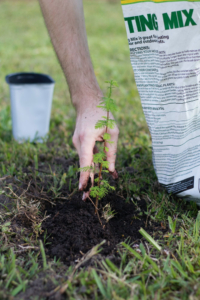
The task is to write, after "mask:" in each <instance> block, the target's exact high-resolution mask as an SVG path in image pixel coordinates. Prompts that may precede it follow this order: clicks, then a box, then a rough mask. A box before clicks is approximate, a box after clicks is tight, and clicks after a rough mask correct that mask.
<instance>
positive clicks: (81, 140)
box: [79, 132, 86, 143]
mask: <svg viewBox="0 0 200 300" xmlns="http://www.w3.org/2000/svg"><path fill="white" fill-rule="evenodd" d="M79 139H80V142H81V143H82V142H84V141H85V140H86V134H85V132H80V134H79Z"/></svg>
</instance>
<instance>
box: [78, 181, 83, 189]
mask: <svg viewBox="0 0 200 300" xmlns="http://www.w3.org/2000/svg"><path fill="white" fill-rule="evenodd" d="M78 188H79V190H81V189H82V183H81V182H80V183H79V186H78Z"/></svg>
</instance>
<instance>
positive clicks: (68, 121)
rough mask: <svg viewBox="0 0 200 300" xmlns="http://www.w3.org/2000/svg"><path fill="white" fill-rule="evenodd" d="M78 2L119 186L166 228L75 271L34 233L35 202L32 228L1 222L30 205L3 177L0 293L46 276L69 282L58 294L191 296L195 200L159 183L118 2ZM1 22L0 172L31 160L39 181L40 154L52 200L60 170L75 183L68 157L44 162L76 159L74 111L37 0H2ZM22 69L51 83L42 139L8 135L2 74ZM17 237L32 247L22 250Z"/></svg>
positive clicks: (23, 178)
mask: <svg viewBox="0 0 200 300" xmlns="http://www.w3.org/2000/svg"><path fill="white" fill-rule="evenodd" d="M84 6H85V17H86V28H87V33H88V41H89V47H90V51H91V56H92V61H93V64H94V69H95V73H96V76H97V79H98V81H99V84H100V86H101V87H102V89H103V90H104V91H105V89H106V85H105V84H104V81H105V80H110V79H114V80H116V81H117V82H118V84H119V89H116V90H115V91H114V97H115V99H117V105H118V107H119V110H118V112H117V113H116V119H117V122H118V125H119V128H120V137H119V149H118V158H117V169H118V170H119V172H120V174H121V175H120V182H119V185H118V190H117V192H118V193H119V194H123V195H126V201H130V200H131V201H134V202H135V203H137V199H138V197H144V198H145V199H146V202H147V211H146V212H145V213H146V214H147V216H148V218H149V219H150V220H152V221H156V222H158V223H159V224H160V223H161V222H162V225H163V226H166V227H167V228H168V226H169V230H168V234H165V235H164V236H163V234H162V232H155V233H154V234H153V235H152V237H151V238H152V239H153V240H152V239H150V238H149V237H148V236H147V239H145V238H144V239H143V242H142V243H141V244H140V245H139V246H138V247H137V248H134V249H133V248H132V247H129V246H127V244H124V245H123V246H122V245H121V246H120V249H119V251H120V255H121V264H120V266H118V267H117V266H115V265H114V264H113V263H112V262H110V261H109V260H108V259H107V260H106V261H99V262H98V264H97V266H96V267H95V268H89V269H81V270H77V271H76V272H74V271H73V270H72V268H70V269H68V268H66V266H64V265H63V264H62V263H61V262H59V261H56V260H50V259H49V258H46V256H45V252H44V247H43V244H45V242H46V240H45V239H44V241H43V244H42V243H41V242H39V240H38V238H37V237H38V235H39V234H40V232H41V220H42V217H41V216H40V214H39V211H40V207H38V208H36V207H35V208H34V209H35V212H34V213H35V216H36V220H35V223H34V222H33V232H30V231H27V229H26V227H24V228H21V232H16V231H14V230H13V227H12V226H11V224H10V223H8V222H9V221H10V220H11V218H12V217H13V216H14V215H15V214H17V213H19V208H23V209H26V211H27V212H30V211H31V209H33V206H31V205H29V203H28V202H27V199H25V197H24V196H23V195H21V196H20V197H19V195H16V194H14V193H16V191H15V190H14V187H13V185H12V184H9V180H8V181H6V180H1V181H0V197H2V198H1V199H3V197H5V196H7V197H8V199H11V201H10V202H9V203H7V204H5V205H2V210H1V212H0V223H1V225H0V248H1V250H0V299H9V297H10V299H12V298H11V296H14V297H15V296H17V295H18V293H19V292H22V291H23V290H25V288H26V287H27V286H28V284H29V283H30V281H32V280H34V279H35V278H37V277H39V278H42V279H44V280H46V281H49V280H51V282H53V285H54V287H55V288H56V287H57V286H60V285H61V286H62V285H63V284H65V285H66V284H67V289H66V294H67V296H66V299H116V300H120V299H134V300H136V299H138V300H139V299H157V300H158V299H173V300H175V299H190V300H196V299H199V296H200V283H199V275H200V248H199V244H200V235H199V232H200V231H199V230H200V215H199V214H198V209H197V207H196V204H194V203H185V201H184V200H182V199H178V198H176V197H173V196H170V195H168V194H166V192H165V191H164V190H163V189H162V188H161V187H160V186H159V185H158V184H157V179H156V176H155V172H154V170H153V165H152V161H151V138H150V135H149V131H148V128H147V125H146V122H145V118H144V114H143V112H142V108H141V104H140V99H139V95H138V92H137V89H136V85H135V82H134V75H133V71H132V68H131V65H130V61H129V49H128V43H127V39H126V32H125V26H124V21H123V16H122V10H121V6H120V3H118V2H115V1H110V2H106V1H97V0H96V1H84ZM0 20H1V27H0V37H1V43H0V67H1V72H0V82H1V84H0V103H1V106H0V176H1V178H2V177H4V176H10V177H9V178H12V180H16V182H15V184H17V180H18V181H20V182H28V181H29V178H30V176H29V174H28V172H24V171H23V169H24V168H27V169H28V168H30V165H31V166H32V167H34V168H35V169H36V170H33V169H32V177H33V178H35V179H37V180H38V181H41V182H43V181H44V179H45V177H44V174H42V173H40V172H38V171H37V169H38V165H40V166H41V165H42V164H43V162H42V158H41V157H42V156H43V157H45V161H46V165H47V169H48V172H49V174H50V175H49V192H51V195H52V201H56V199H57V198H58V197H60V196H61V187H62V185H63V182H65V178H70V182H71V183H70V184H71V185H72V186H71V190H72V192H74V191H75V190H76V188H77V186H76V185H75V186H73V179H74V177H75V173H76V170H77V166H76V165H74V167H72V168H71V169H70V170H69V171H68V173H67V174H65V173H64V171H63V170H62V169H59V168H58V169H56V170H52V169H51V164H52V161H53V159H54V157H55V156H56V157H62V156H65V157H68V158H72V159H74V158H75V159H77V154H76V152H75V150H74V149H73V147H72V135H73V130H74V126H75V122H74V120H75V111H74V109H73V107H72V105H71V103H70V98H69V93H68V89H67V85H66V82H65V78H64V76H63V74H62V70H61V68H60V66H59V63H58V62H57V59H56V56H55V54H54V51H53V49H52V46H51V42H50V39H49V37H48V34H47V31H46V29H45V26H44V21H43V18H42V16H41V13H40V9H39V5H38V3H37V2H36V1H16V0H15V1H14V0H13V1H1V2H0ZM20 71H34V72H43V73H47V74H50V75H51V76H52V77H53V78H54V79H55V81H56V86H55V93H54V99H53V108H52V117H51V125H50V136H49V140H48V144H36V145H35V144H30V143H25V144H18V143H16V142H15V141H14V140H13V138H12V133H11V129H12V124H11V118H10V102H9V101H10V100H9V90H8V86H7V84H6V83H5V80H4V77H5V75H7V74H9V73H12V72H20ZM138 156H140V159H137V158H136V157H138ZM48 162H49V165H48ZM124 166H131V167H133V168H134V169H135V170H137V173H136V175H134V176H130V175H129V174H128V173H127V172H126V171H125V168H124ZM144 187H145V189H144ZM23 201H24V202H23ZM24 203H25V204H24ZM19 205H21V206H20V207H19ZM32 213H33V212H32ZM144 229H145V228H144ZM143 234H144V236H145V233H143ZM155 242H156V243H158V245H159V246H160V247H161V250H160V248H159V247H158V246H157V244H156V243H155ZM19 244H20V245H21V244H25V246H24V247H32V248H30V249H29V250H28V248H27V249H25V250H23V251H22V250H21V249H22V248H19ZM20 251H21V252H20ZM33 297H34V296H33ZM32 299H37V298H36V297H35V298H32Z"/></svg>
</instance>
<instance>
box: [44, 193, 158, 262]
mask: <svg viewBox="0 0 200 300" xmlns="http://www.w3.org/2000/svg"><path fill="white" fill-rule="evenodd" d="M107 203H110V206H111V209H112V210H113V211H114V212H115V216H114V217H113V218H112V219H111V220H109V222H106V220H105V219H103V218H102V212H103V210H102V208H103V207H105V205H106V204H107ZM94 210H95V209H94V206H93V204H92V203H91V202H90V201H89V200H87V201H86V202H83V201H82V200H81V193H77V194H76V195H74V196H73V197H72V198H71V199H70V200H68V201H66V202H64V203H59V204H57V205H56V206H54V207H50V206H49V207H46V213H47V215H50V217H49V218H48V219H46V221H45V222H44V223H43V230H44V231H46V232H47V236H49V237H48V239H47V244H46V251H47V255H49V256H51V257H56V258H57V259H58V258H61V259H62V260H63V261H64V262H66V263H67V264H71V263H74V261H75V260H76V259H78V258H80V257H81V256H82V255H83V253H84V254H85V253H86V252H87V251H89V250H90V249H91V248H92V247H93V246H95V245H97V244H99V243H100V242H101V241H103V240H105V241H106V242H105V244H104V245H103V249H102V251H101V254H102V255H104V256H108V255H111V254H114V253H115V251H116V246H117V244H119V243H120V242H121V241H124V240H126V239H127V238H129V239H130V241H131V242H134V241H136V240H138V239H140V238H141V235H140V233H139V232H138V230H139V229H140V228H141V227H143V228H144V229H145V230H147V228H148V230H147V231H148V232H151V226H150V225H148V226H147V228H146V225H147V224H146V221H147V220H146V215H145V214H144V213H143V212H144V211H146V203H145V201H144V200H140V201H138V203H137V207H136V206H135V205H134V204H133V203H132V202H131V203H126V201H125V199H123V198H121V197H119V196H118V195H116V194H109V195H108V196H107V197H106V198H105V199H103V200H101V202H100V210H99V215H100V217H101V222H102V225H101V224H100V222H99V219H98V217H97V215H95V213H94ZM152 229H153V228H152Z"/></svg>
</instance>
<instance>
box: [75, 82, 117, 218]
mask: <svg viewBox="0 0 200 300" xmlns="http://www.w3.org/2000/svg"><path fill="white" fill-rule="evenodd" d="M105 82H106V83H109V87H108V95H107V97H103V98H102V101H101V102H100V105H98V106H97V107H98V108H101V109H103V110H104V111H106V113H107V115H106V116H103V117H102V119H103V120H99V121H98V122H97V123H96V125H95V128H96V129H99V128H100V129H101V128H105V133H104V135H103V149H101V150H100V151H99V152H98V153H96V154H94V155H93V163H94V167H92V166H87V167H84V168H81V169H80V171H82V172H87V171H90V172H93V173H95V165H97V164H98V165H99V172H98V177H97V178H96V179H95V180H94V182H95V183H96V185H94V186H93V187H91V189H90V195H91V196H92V197H94V198H96V204H95V207H96V209H95V212H96V213H97V209H98V202H99V200H101V199H102V198H103V197H105V196H106V195H107V194H108V192H109V191H111V190H115V188H114V187H113V186H111V185H110V184H109V182H108V180H107V179H103V178H102V173H108V172H109V171H108V167H109V162H108V161H107V160H106V152H108V151H109V149H108V147H107V146H106V144H107V143H109V144H112V143H113V142H112V141H111V140H110V139H111V136H110V134H109V133H108V129H113V128H114V127H115V120H113V119H110V113H113V112H115V111H116V110H117V106H116V104H115V102H114V100H113V99H112V98H111V97H112V90H113V88H114V87H117V86H118V84H117V82H116V81H114V80H110V81H105Z"/></svg>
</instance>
